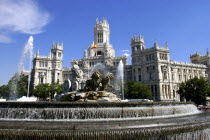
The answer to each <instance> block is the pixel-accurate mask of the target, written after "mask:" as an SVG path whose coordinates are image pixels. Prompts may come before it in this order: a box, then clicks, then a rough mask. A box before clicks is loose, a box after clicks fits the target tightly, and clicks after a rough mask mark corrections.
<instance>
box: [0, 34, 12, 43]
mask: <svg viewBox="0 0 210 140" xmlns="http://www.w3.org/2000/svg"><path fill="white" fill-rule="evenodd" d="M0 42H3V43H10V42H11V39H10V38H9V37H7V36H6V35H4V34H0Z"/></svg>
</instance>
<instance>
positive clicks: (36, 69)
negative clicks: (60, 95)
mask: <svg viewBox="0 0 210 140" xmlns="http://www.w3.org/2000/svg"><path fill="white" fill-rule="evenodd" d="M62 63H63V44H59V43H53V44H52V49H51V52H50V53H49V55H48V56H40V55H39V52H37V53H36V54H35V56H34V59H33V69H32V81H33V85H34V86H36V85H38V84H41V83H54V82H58V83H59V84H62V83H63V69H64V68H63V66H62Z"/></svg>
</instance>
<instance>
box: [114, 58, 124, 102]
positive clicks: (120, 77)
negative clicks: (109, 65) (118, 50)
mask: <svg viewBox="0 0 210 140" xmlns="http://www.w3.org/2000/svg"><path fill="white" fill-rule="evenodd" d="M115 86H116V89H117V90H119V91H120V92H121V99H122V100H124V64H123V61H122V60H120V63H119V65H118V67H117V77H116V83H115Z"/></svg>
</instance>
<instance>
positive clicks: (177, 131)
mask: <svg viewBox="0 0 210 140" xmlns="http://www.w3.org/2000/svg"><path fill="white" fill-rule="evenodd" d="M0 110H1V112H0V115H1V117H0V118H1V119H0V139H45V140H50V139H59V140H63V139H81V140H94V139H95V140H97V139H100V140H106V139H109V140H110V139H114V140H120V139H154V140H156V139H186V138H190V139H195V140H197V139H203V140H208V139H209V134H210V123H209V122H210V112H201V111H198V110H197V108H196V107H195V106H194V105H193V104H191V103H177V102H176V103H175V102H174V103H169V102H116V103H115V102H113V103H108V102H100V103H92V102H68V103H65V102H1V103H0ZM2 114H4V115H2ZM9 114H10V115H9ZM67 116H68V117H67Z"/></svg>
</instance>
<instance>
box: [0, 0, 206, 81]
mask: <svg viewBox="0 0 210 140" xmlns="http://www.w3.org/2000/svg"><path fill="white" fill-rule="evenodd" d="M97 17H98V18H99V19H100V18H103V17H105V18H106V19H107V20H108V22H109V24H110V30H111V36H110V37H111V43H112V44H113V47H114V49H115V51H116V55H117V56H122V55H123V54H124V53H125V52H122V50H131V47H130V39H131V37H132V36H133V35H135V34H136V35H139V34H142V35H143V36H144V38H145V43H146V47H147V48H149V47H151V46H153V44H154V40H157V41H158V44H159V45H160V46H165V42H166V41H168V44H169V49H170V54H171V60H175V61H181V62H190V61H189V56H190V54H193V53H195V52H200V53H202V54H205V53H206V50H207V48H210V1H209V0H174V1H172V0H21V1H19V0H0V21H1V22H0V49H1V55H0V85H2V84H7V82H8V80H9V79H10V78H11V77H12V76H13V75H14V73H15V72H16V71H17V66H18V63H19V61H20V57H21V53H22V49H23V47H24V44H25V43H26V41H27V40H28V38H29V36H30V35H33V37H34V51H37V50H38V49H39V51H40V55H48V53H49V51H50V49H51V45H52V42H53V41H54V42H57V41H59V42H63V43H64V62H63V66H64V67H68V68H69V67H70V60H71V59H79V58H82V56H83V51H84V50H85V49H87V47H88V46H89V45H90V44H91V43H92V41H93V27H94V25H95V20H96V18H97Z"/></svg>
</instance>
